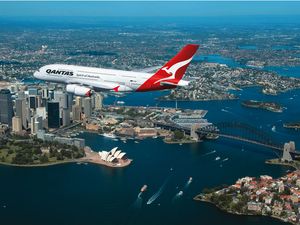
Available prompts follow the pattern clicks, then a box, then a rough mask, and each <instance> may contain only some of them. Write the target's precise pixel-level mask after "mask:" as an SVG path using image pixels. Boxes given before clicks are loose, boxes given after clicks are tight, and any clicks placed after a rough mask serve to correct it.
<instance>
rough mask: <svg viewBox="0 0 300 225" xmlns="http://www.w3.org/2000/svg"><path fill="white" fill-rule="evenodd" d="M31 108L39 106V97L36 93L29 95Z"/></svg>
mask: <svg viewBox="0 0 300 225" xmlns="http://www.w3.org/2000/svg"><path fill="white" fill-rule="evenodd" d="M29 108H30V109H36V108H37V98H36V96H35V95H30V96H29Z"/></svg>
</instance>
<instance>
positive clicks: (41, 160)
mask: <svg viewBox="0 0 300 225" xmlns="http://www.w3.org/2000/svg"><path fill="white" fill-rule="evenodd" d="M40 162H41V163H47V162H49V159H48V156H47V155H45V154H43V155H41V156H40Z"/></svg>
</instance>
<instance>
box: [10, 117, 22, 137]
mask: <svg viewBox="0 0 300 225" xmlns="http://www.w3.org/2000/svg"><path fill="white" fill-rule="evenodd" d="M12 131H13V132H15V133H19V132H21V131H22V120H21V117H19V116H14V117H13V118H12Z"/></svg>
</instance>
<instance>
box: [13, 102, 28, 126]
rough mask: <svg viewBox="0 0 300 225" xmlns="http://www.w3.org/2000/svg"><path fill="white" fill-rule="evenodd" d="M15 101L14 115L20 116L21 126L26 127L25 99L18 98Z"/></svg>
mask: <svg viewBox="0 0 300 225" xmlns="http://www.w3.org/2000/svg"><path fill="white" fill-rule="evenodd" d="M15 103H16V105H15V106H16V116H18V117H20V119H21V122H22V127H23V128H24V129H27V119H26V118H27V117H26V106H27V105H26V99H25V98H20V97H19V96H18V98H17V99H16V101H15Z"/></svg>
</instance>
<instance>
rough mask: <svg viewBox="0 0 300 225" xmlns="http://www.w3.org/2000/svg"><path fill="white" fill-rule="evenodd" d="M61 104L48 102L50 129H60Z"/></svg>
mask: <svg viewBox="0 0 300 225" xmlns="http://www.w3.org/2000/svg"><path fill="white" fill-rule="evenodd" d="M59 126H60V117H59V102H48V128H59Z"/></svg>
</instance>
